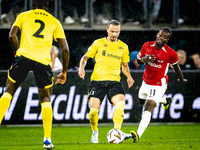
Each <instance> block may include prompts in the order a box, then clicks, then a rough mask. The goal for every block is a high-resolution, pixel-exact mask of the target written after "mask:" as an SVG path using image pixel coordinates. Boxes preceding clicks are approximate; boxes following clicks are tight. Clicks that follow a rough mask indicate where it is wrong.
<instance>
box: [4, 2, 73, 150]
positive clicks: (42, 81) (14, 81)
mask: <svg viewBox="0 0 200 150" xmlns="http://www.w3.org/2000/svg"><path fill="white" fill-rule="evenodd" d="M34 2H35V3H34V5H35V8H36V9H34V10H30V11H26V12H23V13H21V14H19V15H18V16H17V19H16V21H15V22H14V24H13V25H12V28H11V30H10V33H9V39H10V43H11V47H12V49H13V51H14V53H15V56H16V57H15V61H14V62H13V64H12V66H11V68H10V69H9V71H8V79H7V83H6V90H5V92H4V94H3V95H2V96H1V98H0V124H1V122H2V120H3V117H4V115H5V112H6V110H7V109H8V107H9V105H10V101H11V99H12V97H13V95H14V94H15V92H16V90H17V88H18V87H19V85H20V84H21V83H22V82H23V81H24V79H25V78H26V76H27V74H28V73H29V71H30V70H32V71H33V73H34V75H35V81H36V84H37V86H38V91H39V98H40V102H41V111H42V120H43V128H44V148H45V149H47V148H54V145H53V144H52V143H51V128H52V119H53V114H52V108H51V99H50V96H51V91H52V86H53V83H54V78H53V73H52V71H51V67H50V60H51V57H50V50H51V47H52V42H53V39H54V40H55V41H57V42H58V44H59V45H60V47H61V49H62V65H63V70H62V72H61V73H60V74H59V75H58V77H57V81H56V84H64V83H65V81H66V74H67V69H68V64H69V48H68V43H67V40H66V37H65V33H64V30H63V28H62V26H61V24H60V22H59V21H58V20H57V19H56V18H55V17H53V16H52V15H51V14H50V13H48V12H47V6H48V0H35V1H34ZM18 31H21V40H20V46H19V48H18V39H17V33H18Z"/></svg>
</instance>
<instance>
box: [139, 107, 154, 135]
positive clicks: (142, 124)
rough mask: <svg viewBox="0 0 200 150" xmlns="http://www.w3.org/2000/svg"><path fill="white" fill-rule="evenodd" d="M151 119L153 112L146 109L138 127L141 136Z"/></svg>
mask: <svg viewBox="0 0 200 150" xmlns="http://www.w3.org/2000/svg"><path fill="white" fill-rule="evenodd" d="M150 120H151V113H150V112H149V111H144V112H143V116H142V119H141V121H140V124H139V127H138V130H137V134H138V136H139V138H140V137H141V136H142V134H143V133H144V131H145V129H146V128H147V126H148V125H149V123H150Z"/></svg>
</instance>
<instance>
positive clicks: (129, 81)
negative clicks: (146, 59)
mask: <svg viewBox="0 0 200 150" xmlns="http://www.w3.org/2000/svg"><path fill="white" fill-rule="evenodd" d="M134 82H135V81H134V80H133V78H132V77H131V76H130V77H128V78H127V83H128V88H131V87H132V86H133V84H134Z"/></svg>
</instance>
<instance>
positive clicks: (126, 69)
mask: <svg viewBox="0 0 200 150" xmlns="http://www.w3.org/2000/svg"><path fill="white" fill-rule="evenodd" d="M122 72H123V74H124V75H125V76H126V77H127V83H128V88H131V87H132V86H133V84H134V82H135V81H134V80H133V78H132V76H131V73H130V69H129V66H128V63H122Z"/></svg>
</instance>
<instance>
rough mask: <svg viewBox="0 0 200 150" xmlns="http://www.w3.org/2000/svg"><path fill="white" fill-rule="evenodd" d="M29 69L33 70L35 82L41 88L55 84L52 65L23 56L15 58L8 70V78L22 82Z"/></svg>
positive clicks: (18, 82)
mask: <svg viewBox="0 0 200 150" xmlns="http://www.w3.org/2000/svg"><path fill="white" fill-rule="evenodd" d="M29 71H33V73H34V76H35V82H36V84H37V86H38V87H39V88H49V87H52V86H53V82H54V77H53V72H52V71H51V67H50V65H44V64H41V63H39V62H36V61H33V60H31V59H28V58H26V57H23V56H20V57H16V58H15V60H14V62H13V64H12V66H11V68H10V70H9V71H8V78H9V79H10V80H11V81H13V82H16V83H17V84H21V83H22V82H23V81H24V79H25V78H26V76H27V75H28V73H29Z"/></svg>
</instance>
